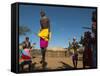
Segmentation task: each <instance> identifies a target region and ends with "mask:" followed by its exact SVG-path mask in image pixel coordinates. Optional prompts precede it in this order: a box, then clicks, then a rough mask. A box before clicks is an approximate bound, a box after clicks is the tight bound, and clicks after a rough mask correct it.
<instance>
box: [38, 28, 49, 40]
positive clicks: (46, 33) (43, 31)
mask: <svg viewBox="0 0 100 76" xmlns="http://www.w3.org/2000/svg"><path fill="white" fill-rule="evenodd" d="M38 36H39V37H41V38H43V39H44V40H46V41H49V39H50V32H49V30H48V29H41V31H40V32H39V33H38ZM48 36H49V37H48Z"/></svg>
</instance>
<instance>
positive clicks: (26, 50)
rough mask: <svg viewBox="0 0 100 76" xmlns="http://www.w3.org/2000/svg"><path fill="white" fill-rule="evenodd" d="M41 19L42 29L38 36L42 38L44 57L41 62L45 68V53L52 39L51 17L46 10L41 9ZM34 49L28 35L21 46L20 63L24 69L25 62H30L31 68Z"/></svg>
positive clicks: (41, 44) (41, 45) (41, 46)
mask: <svg viewBox="0 0 100 76" xmlns="http://www.w3.org/2000/svg"><path fill="white" fill-rule="evenodd" d="M40 15H41V19H40V25H41V26H40V31H39V33H38V37H39V38H40V48H41V54H42V58H41V61H40V63H41V64H42V67H43V69H45V66H46V62H45V53H46V48H47V47H48V43H49V40H50V23H49V19H48V17H47V16H46V14H45V12H44V11H43V10H41V12H40ZM31 50H32V47H31V43H30V42H29V37H26V39H25V41H24V42H23V43H22V47H21V48H20V53H19V54H20V58H19V63H20V65H21V67H22V69H23V65H24V64H29V70H30V68H31V64H32V59H31V55H30V51H31Z"/></svg>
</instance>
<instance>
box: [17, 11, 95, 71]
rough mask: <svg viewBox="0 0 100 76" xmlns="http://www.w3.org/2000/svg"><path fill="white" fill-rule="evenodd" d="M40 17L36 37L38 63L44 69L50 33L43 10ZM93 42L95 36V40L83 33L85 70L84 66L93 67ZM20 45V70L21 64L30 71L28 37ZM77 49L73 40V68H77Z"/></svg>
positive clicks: (47, 19)
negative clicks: (27, 65)
mask: <svg viewBox="0 0 100 76" xmlns="http://www.w3.org/2000/svg"><path fill="white" fill-rule="evenodd" d="M40 15H41V19H40V25H41V26H40V31H39V33H38V37H39V38H40V48H41V54H42V58H41V61H40V63H41V64H42V67H43V69H45V66H46V61H45V54H46V48H47V47H48V43H49V40H50V34H51V31H50V21H49V18H48V17H47V16H46V14H45V12H44V11H43V10H41V12H40ZM94 23H95V21H94ZM93 26H94V24H93ZM93 28H94V27H93ZM93 31H94V30H93ZM94 34H95V33H94ZM95 40H96V35H95V38H92V37H91V33H90V32H89V31H88V32H85V33H84V38H83V40H82V45H83V46H84V52H83V68H85V66H87V65H88V66H93V52H92V46H91V44H92V43H95V42H96V41H95ZM22 45H23V46H22V47H20V53H19V54H20V57H19V63H20V65H21V67H22V69H23V64H29V70H30V67H31V64H32V59H31V55H30V51H31V50H32V46H31V43H30V42H29V37H26V39H25V41H24V42H23V43H22ZM93 46H94V45H93ZM78 47H79V45H78V43H77V41H76V38H73V42H72V48H73V49H74V53H73V55H72V61H73V65H74V68H77V61H78V52H77V48H78ZM95 47H96V46H95ZM93 49H94V48H93ZM94 57H95V55H94ZM94 62H96V58H94ZM95 66H96V64H95Z"/></svg>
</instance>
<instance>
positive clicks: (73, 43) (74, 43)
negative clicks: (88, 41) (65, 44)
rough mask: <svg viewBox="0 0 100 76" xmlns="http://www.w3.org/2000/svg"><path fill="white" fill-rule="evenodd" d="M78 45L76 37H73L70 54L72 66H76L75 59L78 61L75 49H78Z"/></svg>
mask: <svg viewBox="0 0 100 76" xmlns="http://www.w3.org/2000/svg"><path fill="white" fill-rule="evenodd" d="M78 47H79V46H78V42H77V41H76V38H75V37H74V38H73V42H72V48H73V50H74V53H73V55H72V61H73V65H74V68H77V61H78V52H77V49H78Z"/></svg>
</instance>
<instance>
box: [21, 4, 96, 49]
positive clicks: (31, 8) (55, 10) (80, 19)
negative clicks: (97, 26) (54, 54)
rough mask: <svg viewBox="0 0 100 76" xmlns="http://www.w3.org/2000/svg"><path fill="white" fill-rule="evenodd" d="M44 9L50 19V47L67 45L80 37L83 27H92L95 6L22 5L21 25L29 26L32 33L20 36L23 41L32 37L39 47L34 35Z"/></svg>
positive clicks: (32, 41) (37, 39)
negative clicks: (41, 11)
mask: <svg viewBox="0 0 100 76" xmlns="http://www.w3.org/2000/svg"><path fill="white" fill-rule="evenodd" d="M41 8H42V9H44V11H45V13H46V15H47V17H48V18H49V19H50V24H51V32H52V37H51V40H50V42H49V47H63V48H65V47H67V46H68V40H69V39H70V40H71V41H72V39H73V37H74V36H75V37H76V38H77V40H79V39H80V37H81V35H83V33H84V31H88V30H86V29H82V27H84V26H86V27H91V24H92V22H91V17H92V12H93V11H94V10H95V9H94V8H75V7H53V6H50V7H49V6H37V5H20V8H19V25H20V26H28V27H29V28H30V29H31V32H30V33H27V34H26V35H25V36H19V42H20V43H21V42H22V41H23V40H24V38H25V37H26V36H28V37H29V38H30V42H31V43H34V42H35V43H36V46H35V47H36V48H39V38H38V37H37V36H36V35H34V32H35V33H38V31H39V29H40V10H41Z"/></svg>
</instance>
